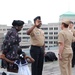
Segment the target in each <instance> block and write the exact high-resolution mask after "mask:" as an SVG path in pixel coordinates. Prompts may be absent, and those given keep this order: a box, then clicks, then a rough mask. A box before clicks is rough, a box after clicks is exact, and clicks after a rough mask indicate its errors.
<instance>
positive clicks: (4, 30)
mask: <svg viewBox="0 0 75 75" xmlns="http://www.w3.org/2000/svg"><path fill="white" fill-rule="evenodd" d="M2 30H3V31H6V29H0V31H2ZM8 30H10V29H7V31H8Z"/></svg>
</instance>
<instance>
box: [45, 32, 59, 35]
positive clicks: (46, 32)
mask: <svg viewBox="0 0 75 75" xmlns="http://www.w3.org/2000/svg"><path fill="white" fill-rule="evenodd" d="M45 34H48V32H45ZM49 34H50V35H52V34H53V32H49ZM54 34H58V32H54Z"/></svg>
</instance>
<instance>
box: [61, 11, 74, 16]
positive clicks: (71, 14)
mask: <svg viewBox="0 0 75 75" xmlns="http://www.w3.org/2000/svg"><path fill="white" fill-rule="evenodd" d="M62 16H75V13H73V12H71V11H68V12H66V13H64V14H62V15H60V17H62Z"/></svg>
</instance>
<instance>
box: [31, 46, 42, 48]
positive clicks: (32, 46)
mask: <svg viewBox="0 0 75 75" xmlns="http://www.w3.org/2000/svg"><path fill="white" fill-rule="evenodd" d="M31 46H32V47H39V48H42V46H35V45H31Z"/></svg>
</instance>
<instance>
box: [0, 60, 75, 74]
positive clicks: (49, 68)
mask: <svg viewBox="0 0 75 75" xmlns="http://www.w3.org/2000/svg"><path fill="white" fill-rule="evenodd" d="M29 67H30V65H29ZM0 71H1V72H2V71H5V72H6V70H4V69H0ZM0 75H1V74H0ZM9 75H10V74H9ZM11 75H15V74H11ZM16 75H17V74H16ZM42 75H60V69H59V64H58V61H54V62H47V63H44V68H43V74H42ZM72 75H75V67H74V68H72Z"/></svg>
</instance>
